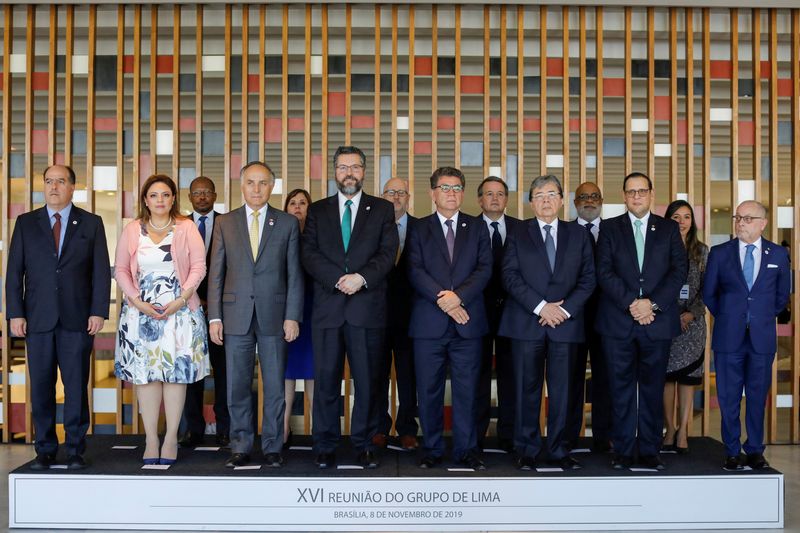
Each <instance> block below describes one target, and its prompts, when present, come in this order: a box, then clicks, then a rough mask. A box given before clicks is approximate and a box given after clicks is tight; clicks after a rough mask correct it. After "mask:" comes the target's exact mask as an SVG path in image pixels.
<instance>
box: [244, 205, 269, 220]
mask: <svg viewBox="0 0 800 533" xmlns="http://www.w3.org/2000/svg"><path fill="white" fill-rule="evenodd" d="M268 207H269V204H265V205H264V207H262V208H261V209H259V210H258V216H259V217H261V218H260V219H259V220H264V218H263V217H264V215H265V214H266V213H267V208H268ZM244 211H245V214H247V218H250V215H252V214H253V212H254V209H252V208H251V207H250V206H249V205H247V204H244Z"/></svg>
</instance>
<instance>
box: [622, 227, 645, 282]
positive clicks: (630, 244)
mask: <svg viewBox="0 0 800 533" xmlns="http://www.w3.org/2000/svg"><path fill="white" fill-rule="evenodd" d="M620 224H622V242H624V243H625V248H627V249H628V257H630V258H631V261H633V267H634V268H635V269H636V271H637V272H638V271H639V258H638V257H637V256H636V241H635V240H634V236H633V224H631V218H630V217H629V216H628V213H625V214H624V215H622V217H620ZM645 229H646V228H642V231H645ZM645 242H646V241H645ZM644 255H645V257H646V256H647V246H646V245H645V254H644ZM642 268H644V263H642Z"/></svg>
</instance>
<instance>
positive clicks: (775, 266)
mask: <svg viewBox="0 0 800 533" xmlns="http://www.w3.org/2000/svg"><path fill="white" fill-rule="evenodd" d="M767 268H778V265H776V264H775V263H769V264H767Z"/></svg>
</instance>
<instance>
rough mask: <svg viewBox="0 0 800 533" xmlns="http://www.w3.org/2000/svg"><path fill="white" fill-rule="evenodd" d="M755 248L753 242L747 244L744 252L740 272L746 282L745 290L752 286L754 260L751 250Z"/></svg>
mask: <svg viewBox="0 0 800 533" xmlns="http://www.w3.org/2000/svg"><path fill="white" fill-rule="evenodd" d="M755 249H756V245H755V244H748V245H747V246H746V247H745V252H744V266H743V267H742V273H743V274H744V281H745V283H747V290H750V289H752V288H753V273H754V272H755V269H756V261H755V259H754V258H753V250H755Z"/></svg>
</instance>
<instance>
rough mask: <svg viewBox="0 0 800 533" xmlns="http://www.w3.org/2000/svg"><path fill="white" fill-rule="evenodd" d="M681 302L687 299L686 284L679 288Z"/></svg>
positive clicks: (687, 290)
mask: <svg viewBox="0 0 800 533" xmlns="http://www.w3.org/2000/svg"><path fill="white" fill-rule="evenodd" d="M679 298H680V299H681V300H688V299H689V284H688V283H687V284H686V285H684V286H683V287H681V295H680V297H679Z"/></svg>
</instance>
